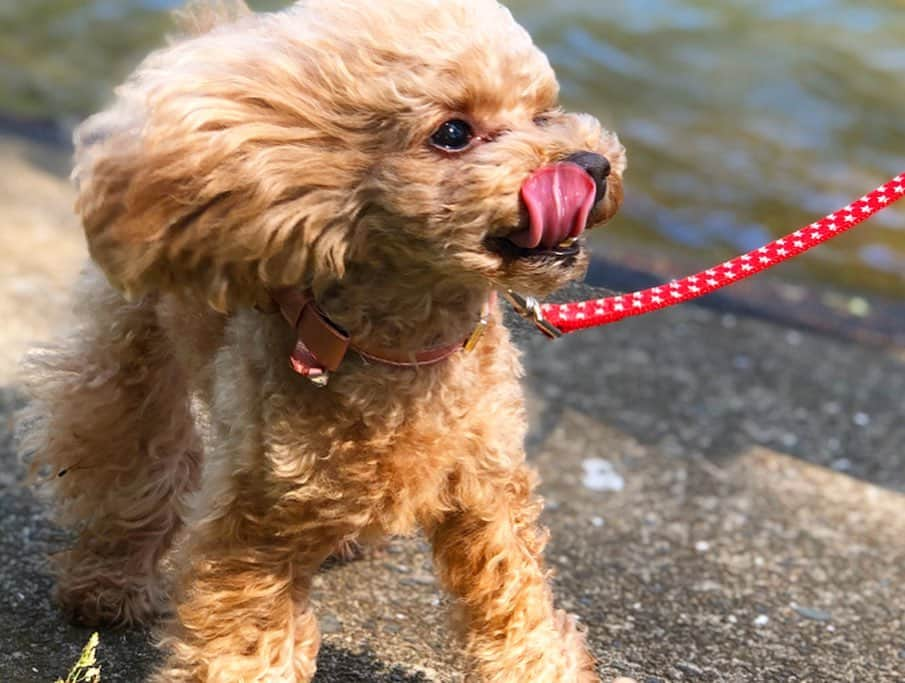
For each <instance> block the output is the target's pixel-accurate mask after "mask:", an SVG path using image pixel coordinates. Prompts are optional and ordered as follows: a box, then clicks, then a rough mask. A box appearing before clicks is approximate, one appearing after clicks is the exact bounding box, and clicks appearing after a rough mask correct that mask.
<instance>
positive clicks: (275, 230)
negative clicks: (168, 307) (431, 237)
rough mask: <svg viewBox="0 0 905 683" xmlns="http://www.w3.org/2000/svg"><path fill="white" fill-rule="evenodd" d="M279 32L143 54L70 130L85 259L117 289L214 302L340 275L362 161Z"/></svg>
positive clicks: (218, 35)
mask: <svg viewBox="0 0 905 683" xmlns="http://www.w3.org/2000/svg"><path fill="white" fill-rule="evenodd" d="M287 49H288V48H287V47H286V46H285V44H284V43H283V42H282V41H276V40H273V39H272V38H271V37H270V35H264V36H263V37H262V36H261V34H254V33H253V32H250V31H247V30H244V29H242V30H240V29H236V30H235V31H234V32H231V31H230V29H228V28H227V29H221V30H218V31H215V32H213V33H209V34H207V35H204V36H201V37H198V38H194V39H189V40H186V41H184V42H182V43H178V44H176V45H173V46H171V47H169V48H166V49H164V50H162V51H160V52H158V53H155V54H153V55H151V56H150V57H149V58H148V59H147V60H146V61H145V63H144V64H143V65H142V66H141V67H140V68H139V70H138V71H137V72H136V73H135V74H134V75H133V77H132V78H131V79H130V80H129V81H128V82H127V83H126V84H125V85H123V86H122V87H120V89H119V90H118V91H117V94H118V99H117V102H116V104H114V106H113V107H111V108H110V109H109V110H107V111H105V112H102V113H101V114H98V115H96V116H94V117H92V118H90V119H88V120H87V121H86V122H85V123H84V124H82V126H80V128H79V129H78V130H77V132H76V137H75V142H76V167H75V171H74V178H75V181H76V184H77V188H78V201H77V210H78V211H79V213H80V215H81V218H82V223H83V226H84V229H85V233H86V236H87V239H88V245H89V249H90V252H91V255H92V258H93V259H94V260H95V261H96V262H97V263H98V264H99V265H100V266H101V268H102V269H103V270H104V272H105V273H106V274H107V276H108V278H109V279H110V281H111V282H112V283H113V284H114V285H115V286H117V287H118V288H119V289H121V290H122V291H123V292H125V293H126V294H127V295H128V294H132V295H140V294H143V293H146V292H150V291H155V290H170V291H172V290H181V291H184V292H190V293H192V294H194V295H201V296H202V297H204V298H205V299H206V300H207V301H208V302H209V303H210V304H211V305H212V306H214V307H215V308H216V309H218V310H231V309H234V308H236V307H237V306H244V305H249V304H254V303H261V302H262V301H265V300H267V297H268V294H267V293H268V291H269V290H271V289H274V288H279V287H286V286H291V285H298V284H303V283H306V282H310V281H311V280H312V279H314V278H319V277H321V276H323V277H333V276H339V275H341V274H342V270H343V264H344V262H345V257H346V253H345V250H346V248H347V245H348V243H349V242H350V239H349V231H350V228H351V224H352V223H353V221H354V211H355V204H354V201H353V198H352V196H353V194H354V187H355V185H356V183H357V182H358V179H360V178H361V177H362V176H363V175H364V174H365V173H366V169H367V163H368V159H367V158H366V157H364V156H363V154H362V153H361V152H359V151H358V150H357V142H356V141H354V140H348V139H345V138H344V137H343V135H342V134H341V131H337V130H332V131H330V132H329V134H328V132H327V130H328V129H327V127H328V126H329V125H330V124H329V122H330V121H331V120H332V119H331V114H330V112H329V111H328V110H327V109H326V108H325V107H324V106H323V104H322V103H321V102H320V101H319V100H318V97H317V95H316V94H315V93H312V92H311V88H312V86H310V85H308V84H307V83H306V81H305V78H304V75H303V74H302V73H301V69H302V68H303V65H304V63H305V62H304V60H303V59H302V58H301V57H299V58H294V57H293V56H292V55H287V54H286V51H287Z"/></svg>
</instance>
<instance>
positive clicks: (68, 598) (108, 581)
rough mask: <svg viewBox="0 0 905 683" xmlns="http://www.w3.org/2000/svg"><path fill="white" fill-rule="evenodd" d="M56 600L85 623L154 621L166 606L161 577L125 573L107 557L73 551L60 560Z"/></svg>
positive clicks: (125, 624) (146, 622) (67, 612)
mask: <svg viewBox="0 0 905 683" xmlns="http://www.w3.org/2000/svg"><path fill="white" fill-rule="evenodd" d="M54 597H55V598H56V601H57V602H58V603H59V604H60V606H61V607H62V608H63V611H64V612H65V613H66V615H67V616H68V617H69V619H70V620H71V621H73V622H74V623H77V624H80V625H83V626H133V625H136V624H148V623H151V622H152V621H154V620H155V619H156V618H157V617H158V616H159V615H160V614H161V613H162V612H163V611H164V609H165V607H166V594H165V591H164V590H163V588H162V587H161V585H160V582H159V580H154V579H150V578H148V577H132V576H126V575H124V573H123V572H122V570H121V568H119V567H117V566H116V565H115V564H113V563H111V562H109V560H108V561H106V562H105V561H104V558H100V557H96V556H95V557H90V558H85V557H84V556H83V557H80V558H79V560H78V561H77V562H76V561H74V557H73V556H72V555H70V556H69V557H67V558H65V559H64V561H63V562H61V565H60V568H59V573H58V578H57V586H56V591H55V593H54Z"/></svg>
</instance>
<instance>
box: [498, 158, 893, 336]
mask: <svg viewBox="0 0 905 683" xmlns="http://www.w3.org/2000/svg"><path fill="white" fill-rule="evenodd" d="M902 197H905V173H902V174H901V175H899V176H897V177H895V178H893V179H892V180H890V181H889V182H888V183H886V184H885V185H883V186H881V187H878V188H877V189H876V190H874V191H873V192H871V193H869V194H867V195H865V196H864V197H862V198H861V199H859V200H857V201H855V202H853V203H852V204H849V205H848V206H846V207H845V208H843V209H840V210H839V211H836V212H835V213H831V214H830V215H829V216H827V217H826V218H824V219H822V220H819V221H817V222H816V223H811V224H810V225H809V226H807V227H805V228H802V229H801V230H797V231H795V232H793V233H792V234H791V235H788V236H786V237H783V238H781V239H778V240H775V241H773V242H770V243H769V244H767V245H766V246H763V247H761V248H760V249H755V250H754V251H750V252H748V253H747V254H744V255H742V256H739V257H737V258H734V259H732V260H731V261H726V262H725V263H722V264H720V265H718V266H714V267H713V268H710V269H708V270H704V271H701V272H700V273H695V274H694V275H689V276H688V277H686V278H683V279H681V280H673V281H672V282H670V283H669V284H663V285H660V286H659V287H651V288H650V289H645V290H642V291H640V292H634V293H632V294H621V295H619V296H611V297H607V298H604V299H592V300H590V301H573V302H569V303H565V304H543V305H538V304H537V303H536V302H535V301H534V300H532V299H524V298H522V297H519V296H518V295H517V294H514V293H512V292H510V293H508V294H507V295H506V298H507V299H509V300H510V302H511V303H513V305H514V306H515V309H516V311H517V312H518V313H520V314H521V315H523V316H525V317H527V318H531V319H533V321H534V323H535V324H536V325H537V326H538V328H539V329H540V330H541V331H542V332H544V333H545V334H547V335H548V336H550V337H558V336H561V335H562V334H568V333H570V332H575V331H577V330H583V329H586V328H588V327H599V326H601V325H608V324H609V323H614V322H617V321H619V320H622V319H623V318H628V317H631V316H635V315H643V314H644V313H651V312H653V311H657V310H660V309H661V308H667V307H669V306H675V305H676V304H681V303H684V302H686V301H690V300H692V299H696V298H698V297H699V296H704V295H705V294H710V293H711V292H714V291H716V290H718V289H722V288H723V287H727V286H729V285H731V284H734V283H736V282H738V281H739V280H744V279H745V278H749V277H751V276H752V275H756V274H757V273H759V272H761V271H763V270H766V269H767V268H772V267H773V266H775V265H778V264H780V263H782V262H783V261H787V260H789V259H790V258H793V257H795V256H798V255H799V254H803V253H804V252H806V251H808V250H809V249H813V248H814V247H816V246H817V245H818V244H822V243H824V242H826V241H827V240H831V239H833V238H834V237H838V236H839V235H841V234H843V233H844V232H847V231H849V230H851V229H852V228H854V227H855V226H856V225H858V224H859V223H863V222H864V221H866V220H867V219H868V218H870V217H871V216H873V215H874V214H875V213H878V212H880V211H882V210H883V209H885V208H886V207H888V206H891V205H892V204H894V203H895V202H897V201H899V200H900V199H902Z"/></svg>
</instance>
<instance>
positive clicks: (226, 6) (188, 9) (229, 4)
mask: <svg viewBox="0 0 905 683" xmlns="http://www.w3.org/2000/svg"><path fill="white" fill-rule="evenodd" d="M251 14H253V12H252V11H251V10H250V9H249V8H248V5H247V4H245V0H189V2H188V3H187V4H186V6H185V7H184V8H182V9H181V10H177V11H176V12H174V13H173V15H174V17H175V18H176V23H177V25H178V26H179V28H180V30H181V31H182V32H183V33H184V34H186V35H190V36H200V35H201V34H202V33H208V32H209V31H213V30H214V29H215V28H217V27H218V26H222V25H223V24H231V23H233V22H234V21H238V20H239V19H242V18H244V17H247V16H250V15H251Z"/></svg>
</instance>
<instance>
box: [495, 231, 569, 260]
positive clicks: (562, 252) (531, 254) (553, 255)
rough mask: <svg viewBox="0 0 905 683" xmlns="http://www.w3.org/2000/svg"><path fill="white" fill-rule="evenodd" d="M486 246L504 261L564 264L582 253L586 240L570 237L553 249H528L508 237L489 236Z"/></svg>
mask: <svg viewBox="0 0 905 683" xmlns="http://www.w3.org/2000/svg"><path fill="white" fill-rule="evenodd" d="M484 246H485V247H486V248H487V250H488V251H490V252H492V253H494V254H496V255H497V256H499V257H501V258H502V259H503V260H504V261H515V260H530V261H561V262H563V264H567V263H569V262H570V261H572V260H573V259H574V258H575V257H576V256H578V255H579V254H580V253H581V250H582V248H583V247H584V240H580V239H578V238H574V239H568V240H565V241H563V242H561V243H560V244H557V245H556V246H554V247H553V248H551V249H547V248H544V247H535V248H534V249H527V248H525V247H520V246H518V245H517V244H515V243H514V242H513V241H512V240H510V239H509V238H507V237H488V238H487V239H486V240H485V241H484Z"/></svg>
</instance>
